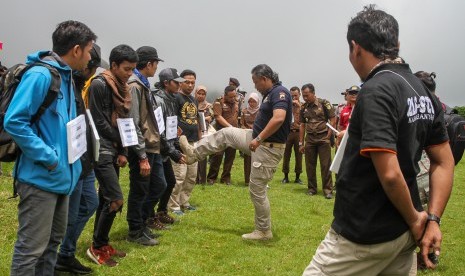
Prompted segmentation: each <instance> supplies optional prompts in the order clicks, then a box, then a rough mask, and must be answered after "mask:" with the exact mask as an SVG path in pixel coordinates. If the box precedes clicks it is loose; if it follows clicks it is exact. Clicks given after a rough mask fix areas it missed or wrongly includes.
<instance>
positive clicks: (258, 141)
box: [255, 135, 262, 143]
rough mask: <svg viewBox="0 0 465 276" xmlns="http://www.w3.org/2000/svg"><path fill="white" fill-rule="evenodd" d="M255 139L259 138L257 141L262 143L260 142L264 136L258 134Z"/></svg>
mask: <svg viewBox="0 0 465 276" xmlns="http://www.w3.org/2000/svg"><path fill="white" fill-rule="evenodd" d="M255 140H257V142H259V143H260V142H261V141H262V138H260V136H259V135H257V137H255Z"/></svg>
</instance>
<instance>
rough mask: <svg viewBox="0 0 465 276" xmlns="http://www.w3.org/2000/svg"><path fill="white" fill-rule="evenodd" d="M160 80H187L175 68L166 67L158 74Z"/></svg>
mask: <svg viewBox="0 0 465 276" xmlns="http://www.w3.org/2000/svg"><path fill="white" fill-rule="evenodd" d="M158 77H159V78H160V82H164V81H170V80H174V81H176V82H185V81H186V80H185V79H183V78H181V77H180V76H179V74H178V71H177V70H176V69H174V68H165V69H163V70H161V72H160V73H159V74H158Z"/></svg>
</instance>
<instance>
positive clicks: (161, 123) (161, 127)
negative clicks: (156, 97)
mask: <svg viewBox="0 0 465 276" xmlns="http://www.w3.org/2000/svg"><path fill="white" fill-rule="evenodd" d="M154 113H155V119H156V120H157V125H158V132H159V133H160V134H162V133H163V131H165V121H163V111H162V110H161V107H160V106H159V107H157V108H156V109H155V111H154Z"/></svg>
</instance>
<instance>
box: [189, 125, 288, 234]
mask: <svg viewBox="0 0 465 276" xmlns="http://www.w3.org/2000/svg"><path fill="white" fill-rule="evenodd" d="M251 141H252V130H251V129H240V128H235V127H227V128H223V129H221V130H220V131H217V132H216V133H214V134H210V135H207V136H205V137H204V138H203V139H201V140H200V141H198V142H196V143H195V144H194V146H195V150H194V154H195V155H196V158H197V159H198V160H203V159H205V158H206V157H207V156H209V155H211V154H214V153H216V152H220V151H223V150H225V149H226V148H227V147H232V148H235V149H238V150H240V151H242V152H243V153H244V154H246V155H250V156H251V157H252V169H251V172H250V184H249V193H250V199H251V200H252V203H253V205H254V208H255V228H256V229H257V230H261V231H266V230H269V229H271V214H270V202H269V200H268V195H267V185H268V182H269V181H270V180H271V179H272V178H273V174H274V173H275V171H276V167H277V166H278V163H279V161H280V160H281V158H282V156H283V153H284V148H276V147H270V146H265V145H260V146H259V147H258V148H257V149H256V150H255V152H251V151H250V149H249V144H250V142H251Z"/></svg>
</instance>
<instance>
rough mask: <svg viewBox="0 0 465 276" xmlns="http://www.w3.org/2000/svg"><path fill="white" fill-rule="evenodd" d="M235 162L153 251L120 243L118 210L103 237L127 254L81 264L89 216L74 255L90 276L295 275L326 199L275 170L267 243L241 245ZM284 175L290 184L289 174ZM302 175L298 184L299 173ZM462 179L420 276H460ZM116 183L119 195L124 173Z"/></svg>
mask: <svg viewBox="0 0 465 276" xmlns="http://www.w3.org/2000/svg"><path fill="white" fill-rule="evenodd" d="M242 162H243V159H242V158H240V157H239V156H237V158H236V163H235V166H234V170H233V185H231V186H225V185H223V184H215V185H213V186H200V185H197V186H196V187H195V189H194V192H193V195H192V198H191V203H192V204H193V205H195V206H197V207H198V210H197V211H194V212H189V213H187V214H186V215H184V216H182V217H181V218H180V219H179V221H178V222H177V223H176V224H175V225H174V226H173V227H172V229H171V230H167V231H163V232H162V236H161V237H160V238H159V240H160V245H158V246H155V247H142V246H138V245H135V244H132V243H129V242H127V241H125V237H126V234H127V230H128V229H127V223H126V215H125V211H123V213H122V214H121V215H118V216H117V217H116V219H115V223H114V225H113V229H112V232H111V234H110V238H111V242H112V244H113V245H114V246H115V247H116V248H118V249H122V250H125V251H127V252H128V256H127V257H126V258H124V259H122V260H120V263H119V265H118V266H117V267H114V268H108V267H103V266H100V267H99V266H97V265H95V264H94V263H92V262H90V261H89V260H88V259H87V257H86V255H85V251H86V249H87V248H88V246H89V245H90V243H91V237H92V236H91V233H92V230H91V229H92V227H93V222H94V221H93V218H92V219H91V221H90V222H89V223H88V224H87V227H86V229H85V230H84V232H83V234H82V236H81V239H80V240H79V243H78V252H77V257H78V258H79V259H80V260H82V261H83V263H84V264H86V265H90V266H91V267H92V268H94V271H95V272H94V274H93V275H119V276H124V275H225V274H226V275H301V274H302V272H303V270H304V269H305V267H306V266H307V265H308V263H309V262H310V260H311V258H312V256H313V254H314V252H315V249H316V248H317V246H318V244H319V243H320V241H321V240H322V239H323V238H324V236H325V234H326V232H327V231H328V229H329V227H330V224H331V220H332V209H333V204H334V200H327V199H325V198H324V197H323V195H322V193H321V183H319V189H320V191H319V195H318V196H313V197H309V196H307V195H305V192H306V184H304V185H297V184H286V185H283V184H281V182H280V181H281V179H282V173H281V165H280V167H279V168H278V170H277V172H276V174H275V176H274V179H273V181H272V182H271V183H270V186H271V188H270V189H269V198H270V202H271V213H272V224H273V234H274V239H273V240H271V241H268V242H246V241H243V240H242V239H241V235H242V234H244V233H247V232H250V231H252V230H253V229H254V222H253V206H252V203H251V201H250V199H249V194H248V188H247V187H245V186H244V184H243V183H244V180H243V172H242V164H243V163H242ZM291 168H293V166H292V167H291ZM9 170H11V165H10V166H9V165H8V164H3V171H4V172H7V171H9ZM318 174H319V173H318ZM290 176H291V180H294V175H293V174H291V175H290ZM302 177H303V178H302V179H305V177H306V176H305V174H304V175H303V176H302ZM464 178H465V165H464V163H463V162H462V163H461V164H459V165H458V166H457V167H456V172H455V183H454V184H455V185H454V189H453V192H452V196H451V199H450V201H449V205H448V207H447V209H446V212H445V214H444V215H443V218H442V226H441V228H442V231H443V235H444V242H443V246H442V254H441V257H440V265H439V268H438V269H437V270H436V271H428V272H424V273H420V274H421V275H465V268H464V266H463V263H465V253H463V252H464V245H465V242H464V237H463V233H465V225H464V223H463V221H462V219H461V215H460V214H463V213H462V212H463V210H464V204H463V203H462V202H463V196H464V191H465V189H464V188H463V187H461V184H462V183H463V182H464ZM304 182H305V183H306V181H304ZM11 183H12V178H11V177H7V176H5V174H4V176H2V177H0V210H1V212H0V222H1V226H0V244H1V246H0V276H2V275H8V274H9V267H10V264H11V255H12V251H13V244H14V242H15V236H16V230H17V218H16V213H17V208H16V205H17V203H18V200H17V199H8V197H9V196H11V191H12V189H11V187H12V186H11ZM121 183H122V185H123V187H124V191H125V195H127V189H128V174H127V170H126V169H125V170H123V172H122V174H121Z"/></svg>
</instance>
